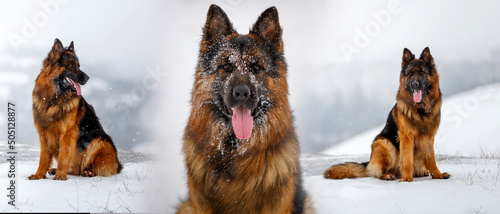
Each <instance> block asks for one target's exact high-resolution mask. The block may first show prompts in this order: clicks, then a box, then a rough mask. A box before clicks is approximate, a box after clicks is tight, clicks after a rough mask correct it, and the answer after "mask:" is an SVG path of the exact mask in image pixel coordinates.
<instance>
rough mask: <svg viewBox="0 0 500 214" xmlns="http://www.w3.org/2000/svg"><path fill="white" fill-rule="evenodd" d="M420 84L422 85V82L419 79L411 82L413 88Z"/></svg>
mask: <svg viewBox="0 0 500 214" xmlns="http://www.w3.org/2000/svg"><path fill="white" fill-rule="evenodd" d="M418 86H420V84H419V83H418V81H413V82H412V83H411V87H412V88H418Z"/></svg>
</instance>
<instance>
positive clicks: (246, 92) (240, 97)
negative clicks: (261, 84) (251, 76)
mask: <svg viewBox="0 0 500 214" xmlns="http://www.w3.org/2000/svg"><path fill="white" fill-rule="evenodd" d="M250 94H251V91H250V88H249V87H248V86H246V85H238V86H236V87H234V89H233V98H234V99H235V100H237V101H246V100H248V98H249V97H250Z"/></svg>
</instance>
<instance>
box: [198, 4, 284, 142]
mask: <svg viewBox="0 0 500 214" xmlns="http://www.w3.org/2000/svg"><path fill="white" fill-rule="evenodd" d="M200 81H203V82H204V83H205V84H198V83H200ZM196 82H197V83H195V89H194V90H193V96H195V94H196V95H198V96H203V100H206V101H207V103H209V104H210V105H211V106H212V109H213V111H214V113H215V114H216V115H218V116H219V117H220V118H221V119H222V120H223V121H225V122H227V123H228V124H229V123H230V124H232V128H233V131H234V133H235V135H236V137H237V138H239V139H248V138H250V137H251V135H252V129H253V127H254V126H259V125H262V122H261V121H262V120H265V118H266V115H267V113H268V111H269V110H270V109H271V108H272V107H273V106H274V104H275V103H277V102H278V101H277V99H286V97H287V94H288V86H287V84H286V63H285V60H284V57H283V44H282V40H281V27H280V25H279V21H278V12H277V10H276V8H274V7H271V8H269V9H267V10H266V11H264V12H263V13H262V14H261V16H260V17H259V18H258V20H257V22H256V23H255V25H254V26H253V28H252V29H251V30H250V33H249V34H247V35H241V34H238V33H237V32H236V31H235V30H234V29H233V27H232V24H231V22H230V21H229V19H228V18H227V15H226V14H225V13H224V11H222V9H220V8H219V7H217V6H212V7H211V8H210V10H209V12H208V16H207V22H206V24H205V27H204V29H203V39H202V42H201V47H200V61H199V64H198V70H197V73H196ZM283 97H285V98H283ZM193 99H194V97H193ZM286 103H287V105H288V102H286ZM229 121H231V122H229ZM254 122H255V125H254Z"/></svg>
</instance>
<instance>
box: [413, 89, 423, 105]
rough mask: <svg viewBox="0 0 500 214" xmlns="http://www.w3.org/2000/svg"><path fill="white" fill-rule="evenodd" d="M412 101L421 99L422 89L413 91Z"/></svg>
mask: <svg viewBox="0 0 500 214" xmlns="http://www.w3.org/2000/svg"><path fill="white" fill-rule="evenodd" d="M413 101H415V103H419V102H420V101H422V90H415V91H413Z"/></svg>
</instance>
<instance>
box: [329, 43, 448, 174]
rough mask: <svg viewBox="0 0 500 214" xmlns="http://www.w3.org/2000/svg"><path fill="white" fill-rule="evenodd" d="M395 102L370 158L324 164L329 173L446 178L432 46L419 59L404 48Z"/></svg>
mask: <svg viewBox="0 0 500 214" xmlns="http://www.w3.org/2000/svg"><path fill="white" fill-rule="evenodd" d="M401 67H402V69H401V74H400V78H399V90H398V93H397V96H396V105H395V106H394V107H393V108H392V110H391V112H390V113H389V116H388V117H387V122H386V125H385V127H384V129H383V130H382V132H381V133H380V134H379V135H377V137H375V140H374V141H373V144H372V154H371V158H370V162H368V163H362V164H358V163H345V164H338V165H334V166H332V167H330V168H329V169H327V170H326V172H325V174H324V176H325V177H326V178H331V179H343V178H357V177H367V176H371V177H375V178H380V179H383V180H395V179H396V178H401V181H407V182H411V181H413V177H422V176H428V175H429V173H430V174H431V175H432V178H436V179H448V178H449V177H450V175H449V174H447V173H441V172H440V171H439V169H438V168H437V166H436V159H435V156H434V136H435V135H436V132H437V130H438V126H439V121H440V120H441V103H442V101H441V96H442V95H441V90H440V89H439V76H438V73H437V70H436V66H435V65H434V59H433V58H432V55H431V53H430V50H429V48H428V47H427V48H425V49H424V50H423V51H422V54H421V55H420V59H415V55H413V54H412V53H411V52H410V50H408V49H406V48H405V49H404V51H403V62H402V64H401Z"/></svg>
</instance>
